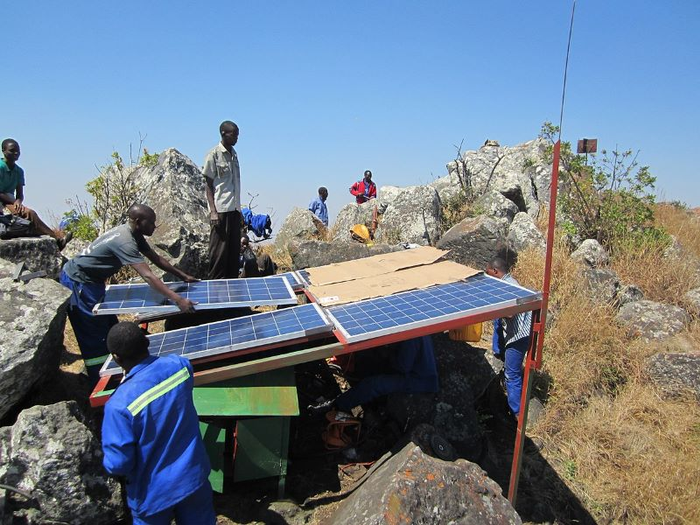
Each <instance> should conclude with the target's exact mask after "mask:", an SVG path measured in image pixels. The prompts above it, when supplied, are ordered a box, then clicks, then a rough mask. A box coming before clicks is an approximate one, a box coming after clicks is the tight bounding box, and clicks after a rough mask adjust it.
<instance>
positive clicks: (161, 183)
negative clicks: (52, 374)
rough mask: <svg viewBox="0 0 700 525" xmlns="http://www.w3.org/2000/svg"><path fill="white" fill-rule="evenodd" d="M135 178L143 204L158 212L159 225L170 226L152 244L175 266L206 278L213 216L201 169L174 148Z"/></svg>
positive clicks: (159, 233)
mask: <svg viewBox="0 0 700 525" xmlns="http://www.w3.org/2000/svg"><path fill="white" fill-rule="evenodd" d="M134 177H135V180H137V181H138V184H139V189H140V195H139V199H140V201H141V202H142V203H144V204H147V205H148V206H150V207H151V208H153V209H154V210H155V212H156V215H157V216H158V224H163V225H167V226H165V227H162V228H158V229H156V231H155V233H154V234H153V235H152V236H151V237H150V238H149V239H148V242H149V244H150V245H151V246H152V247H153V248H154V249H156V250H158V251H160V253H161V254H162V255H164V256H165V257H166V258H167V259H168V260H169V261H170V262H171V263H172V264H173V265H175V266H177V267H178V268H180V269H182V270H184V271H185V272H187V273H189V274H191V275H194V276H195V277H200V278H204V277H205V276H206V275H207V270H208V257H209V256H208V249H209V215H208V212H207V204H206V199H205V196H204V176H203V175H202V172H201V171H200V169H199V168H198V167H197V165H196V164H195V163H194V162H192V161H191V160H190V159H189V158H188V157H186V156H185V155H183V154H182V153H180V152H179V151H177V150H176V149H173V148H170V149H167V150H165V151H163V152H162V153H161V154H160V157H159V158H158V164H157V165H156V166H154V167H152V168H146V167H139V168H136V172H135V174H134ZM153 270H154V271H157V270H158V269H157V268H156V267H153ZM165 278H166V280H168V279H169V276H166V277H165Z"/></svg>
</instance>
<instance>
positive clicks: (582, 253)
mask: <svg viewBox="0 0 700 525" xmlns="http://www.w3.org/2000/svg"><path fill="white" fill-rule="evenodd" d="M571 258H572V259H574V260H576V261H579V262H582V263H584V264H586V265H588V266H590V267H591V268H599V267H601V266H605V265H606V264H608V261H609V260H610V256H609V255H608V252H606V251H605V248H603V247H602V246H601V245H600V243H599V242H598V241H596V240H595V239H586V240H585V241H583V242H582V243H581V245H580V246H579V247H578V249H577V250H576V251H575V252H574V253H572V254H571Z"/></svg>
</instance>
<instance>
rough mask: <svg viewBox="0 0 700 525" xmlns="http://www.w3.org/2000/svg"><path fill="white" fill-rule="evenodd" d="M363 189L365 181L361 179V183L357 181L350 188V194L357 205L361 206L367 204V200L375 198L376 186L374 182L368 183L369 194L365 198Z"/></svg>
mask: <svg viewBox="0 0 700 525" xmlns="http://www.w3.org/2000/svg"><path fill="white" fill-rule="evenodd" d="M365 189H366V188H365V179H362V180H361V181H358V182H356V183H355V184H353V185H352V186H350V193H352V194H353V195H354V196H355V200H356V201H357V204H362V203H363V202H367V201H368V200H370V199H374V198H375V197H376V196H377V185H376V184H375V183H374V182H372V181H369V193H368V194H367V196H365Z"/></svg>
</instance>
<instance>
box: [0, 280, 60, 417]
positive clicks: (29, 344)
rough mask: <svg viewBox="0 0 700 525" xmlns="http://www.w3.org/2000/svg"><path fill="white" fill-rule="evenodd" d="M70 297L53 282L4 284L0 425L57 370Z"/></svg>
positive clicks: (1, 283)
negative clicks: (36, 387)
mask: <svg viewBox="0 0 700 525" xmlns="http://www.w3.org/2000/svg"><path fill="white" fill-rule="evenodd" d="M69 296H70V292H69V291H68V289H66V288H65V287H63V286H62V285H60V284H59V283H57V282H56V281H52V280H50V279H32V280H31V281H29V282H28V283H26V284H22V283H15V282H14V281H12V279H10V278H7V277H6V278H2V279H0V300H2V302H3V305H4V306H3V308H2V309H0V333H1V334H2V337H1V338H0V419H2V418H3V417H4V416H5V415H6V414H8V412H10V411H11V410H12V409H13V408H14V406H15V405H16V404H17V403H18V402H19V401H20V400H21V399H22V398H23V397H24V396H25V395H26V394H28V393H29V391H30V390H31V389H32V388H33V387H34V385H36V384H37V383H38V382H39V381H41V380H43V379H45V378H46V377H48V376H49V375H50V374H52V373H53V372H55V371H56V370H58V366H59V362H60V356H61V350H62V348H63V329H64V327H65V324H66V305H67V299H68V297H69Z"/></svg>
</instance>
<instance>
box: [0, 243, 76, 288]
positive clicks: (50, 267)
mask: <svg viewBox="0 0 700 525" xmlns="http://www.w3.org/2000/svg"><path fill="white" fill-rule="evenodd" d="M69 246H70V244H69ZM0 258H2V259H5V260H7V261H10V262H12V263H15V264H17V263H21V262H23V263H24V267H25V268H26V269H27V270H29V271H30V272H38V271H40V270H44V271H45V272H46V275H47V277H50V278H52V279H55V278H56V277H58V274H59V272H60V271H61V263H62V259H61V253H60V252H59V251H58V245H57V244H56V241H55V240H54V239H52V238H51V237H49V236H46V235H44V236H42V237H19V238H17V239H8V240H5V241H3V240H0Z"/></svg>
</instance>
